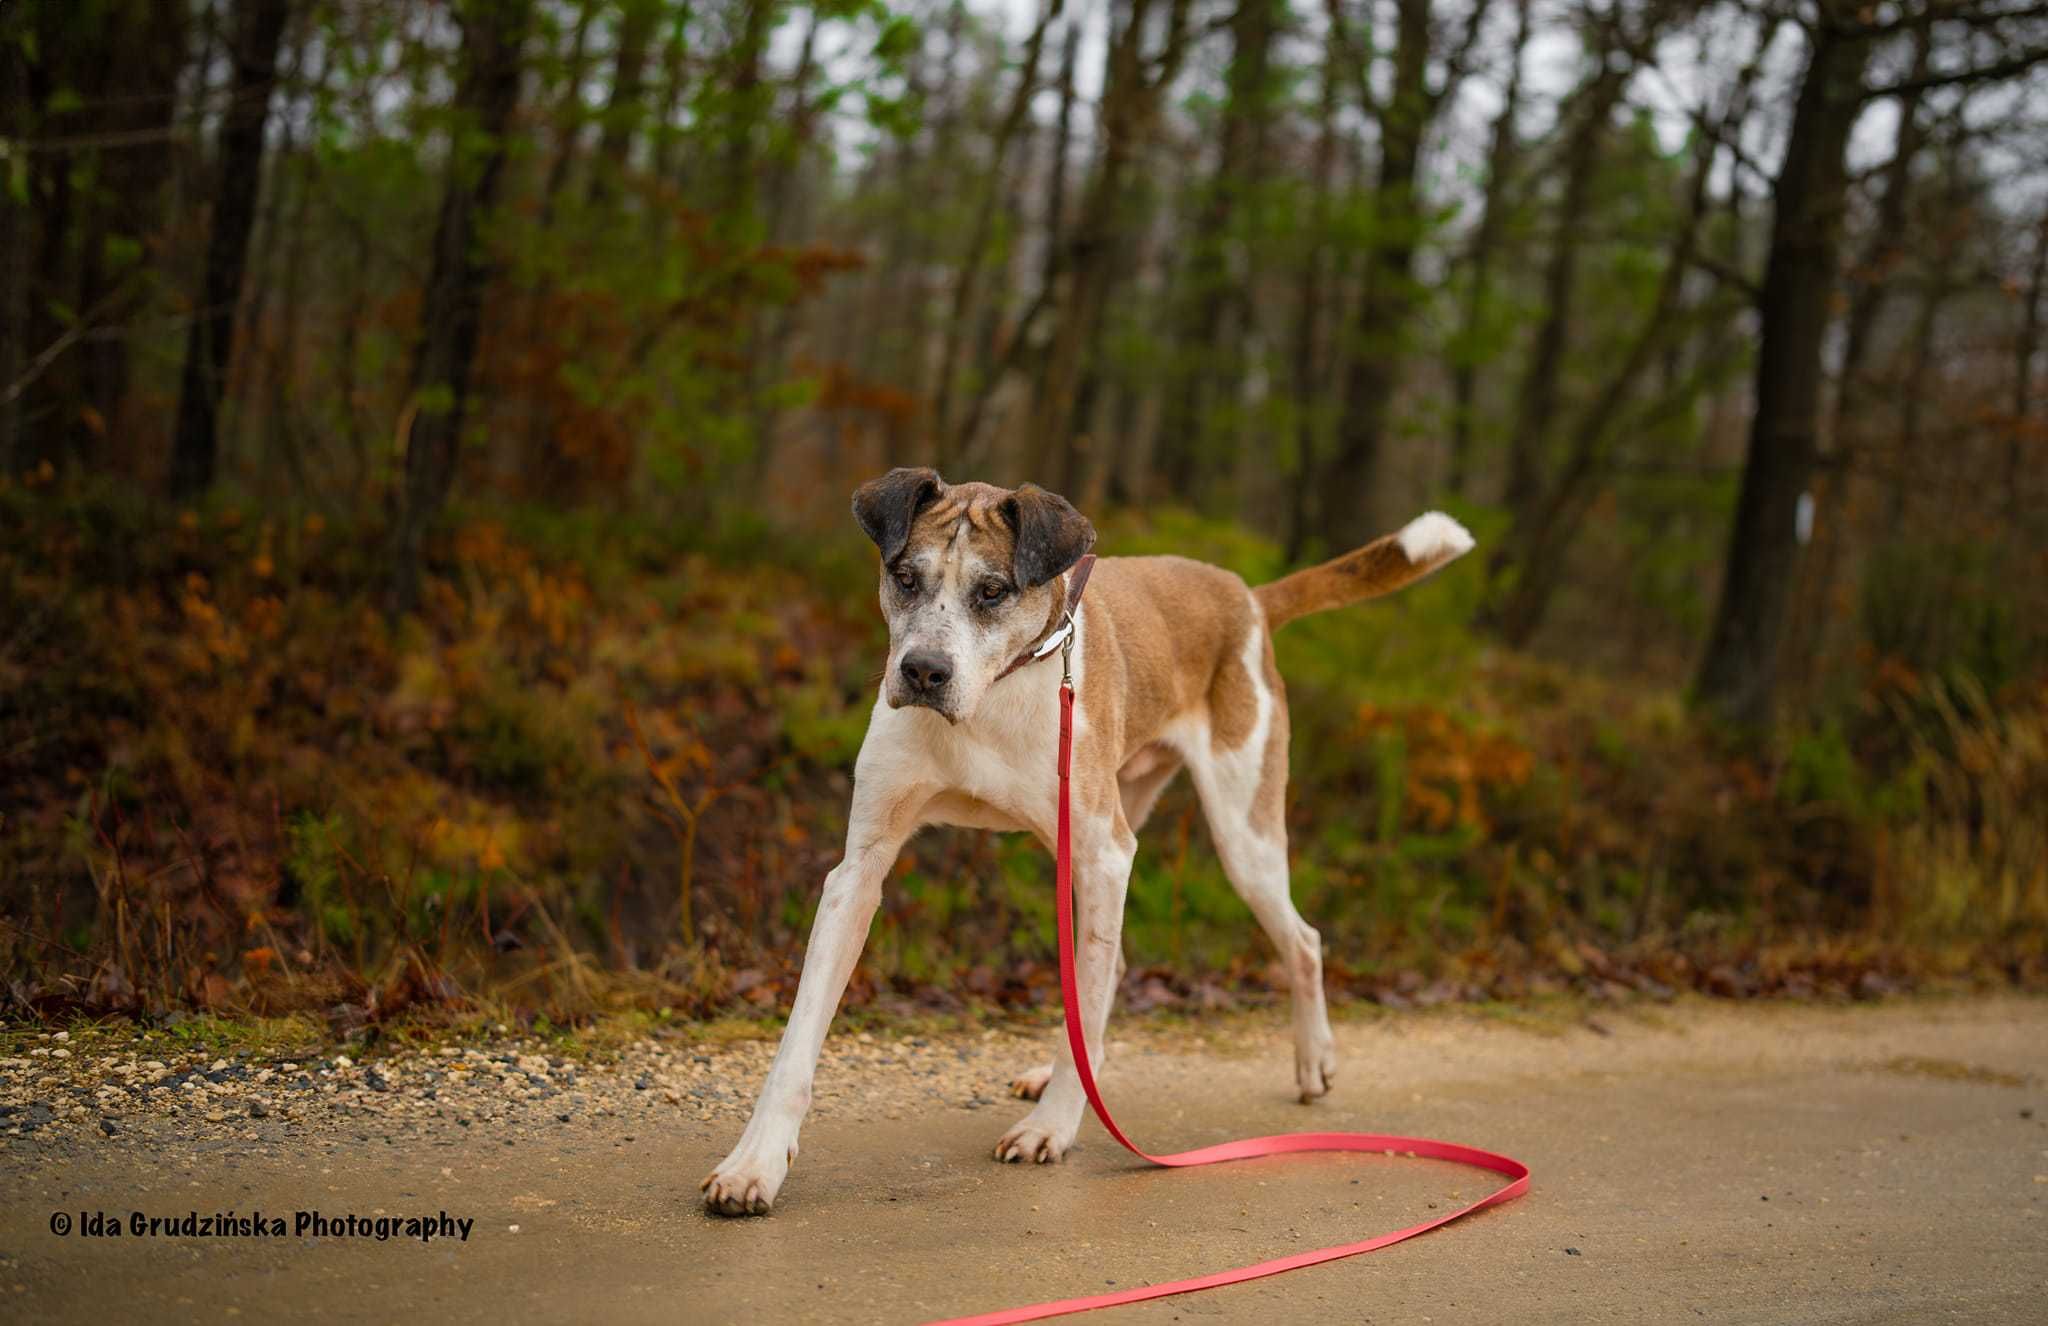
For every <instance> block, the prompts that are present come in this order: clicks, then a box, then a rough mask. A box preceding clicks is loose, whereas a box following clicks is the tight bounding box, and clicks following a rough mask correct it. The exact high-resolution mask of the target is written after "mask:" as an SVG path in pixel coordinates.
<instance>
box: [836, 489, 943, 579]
mask: <svg viewBox="0 0 2048 1326" xmlns="http://www.w3.org/2000/svg"><path fill="white" fill-rule="evenodd" d="M944 491H946V481H945V480H944V479H941V478H940V477H939V472H938V471H937V470H929V469H915V470H912V469H904V468H902V467H898V468H896V469H893V470H890V471H889V472H888V473H887V474H885V475H883V476H882V477H881V478H879V479H870V480H868V481H867V482H866V483H864V484H862V485H861V486H860V487H858V488H856V489H854V490H853V518H854V519H855V520H858V521H859V522H860V527H861V530H862V532H864V533H865V534H866V535H867V536H868V537H869V538H871V539H873V540H874V541H875V546H876V547H877V548H880V549H881V550H882V565H884V566H887V565H888V564H889V563H891V562H893V561H895V560H896V557H897V555H898V554H899V553H901V552H902V551H903V545H904V544H906V543H908V542H909V541H910V527H911V526H912V525H913V524H915V523H916V521H917V513H918V512H920V511H922V510H924V509H925V508H926V507H928V506H930V505H931V504H932V502H933V500H934V499H936V498H937V497H938V495H939V494H940V493H943V492H944Z"/></svg>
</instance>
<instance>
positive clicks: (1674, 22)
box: [0, 0, 2048, 1030]
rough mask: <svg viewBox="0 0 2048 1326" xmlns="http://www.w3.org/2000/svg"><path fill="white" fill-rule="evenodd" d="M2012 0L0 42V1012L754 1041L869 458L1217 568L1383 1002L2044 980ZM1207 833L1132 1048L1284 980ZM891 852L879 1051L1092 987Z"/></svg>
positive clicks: (303, 28)
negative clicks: (585, 1030)
mask: <svg viewBox="0 0 2048 1326" xmlns="http://www.w3.org/2000/svg"><path fill="white" fill-rule="evenodd" d="M2044 61H2048V8H2044V7H2043V6H2041V5H2038V4H2035V5H2029V4H2027V3H2025V0H1906V2H1904V3H1889V2H1887V3H1878V4H1865V5H1857V4H1848V3H1841V2H1840V0H1719V2H1715V3H1678V2H1677V0H1321V3H1314V2H1312V0H1006V2H1005V3H994V2H993V0H975V2H974V3H966V2H965V0H900V2H887V0H827V2H825V3H810V4H804V3H795V2H794V0H433V2H428V0H420V2H419V3H392V2H385V3H377V2H374V0H172V2H166V0H7V2H6V3H0V171H4V174H0V183H4V189H0V393H4V394H0V474H4V476H5V477H4V478H0V1004H4V1005H6V1006H7V1007H10V1008H15V1009H19V1010H24V1011H27V1012H29V1013H32V1014H41V1015H48V1014H54V1013H59V1012H64V1011H85V1012H132V1013H137V1014H141V1015H144V1016H150V1017H173V1018H175V1017H179V1016H185V1015H189V1014H190V1013H191V1012H193V1011H195V1010H210V1011H216V1012H244V1013H257V1014H266V1015H284V1014H305V1015H312V1016H318V1017H324V1018H325V1019H326V1020H327V1021H328V1022H329V1023H331V1024H332V1025H333V1026H335V1027H336V1028H339V1029H345V1030H354V1029H361V1028H365V1027H368V1028H383V1027H387V1026H389V1025H392V1022H393V1020H394V1019H403V1018H408V1017H416V1016H424V1017H428V1018H432V1017H435V1016H441V1015H444V1014H445V1015H449V1016H469V1015H473V1014H475V1013H477V1012H478V1011H482V1012H483V1013H484V1014H486V1015H488V1016H491V1017H495V1018H501V1019H519V1020H521V1021H522V1022H525V1023H527V1024H534V1023H541V1022H545V1023H546V1024H548V1025H568V1024H574V1023H577V1022H579V1021H582V1020H586V1019H589V1018H591V1017H592V1016H594V1015H599V1014H603V1013H606V1012H610V1013H614V1014H618V1015H621V1016H627V1017H637V1018H642V1019H656V1020H658V1019H684V1018H698V1017H703V1016H707V1015H712V1014H717V1013H722V1012H732V1011H739V1012H743V1013H748V1014H759V1013H771V1014H772V1013H773V1012H775V1011H776V1010H778V1009H780V1008H784V1007H786V1005H787V1002H788V999H789V996H790V993H791V990H792V988H793V983H794V981H793V974H794V970H795V964H796V962H797V961H798V959H799V956H800V953H801V945H802V940H803V936H804V933H805V931H806V929H807V927H808V922H809V915H810V910H811V908H812V907H813V906H814V905H815V899H816V892H817V887H818V883H819V881H820V880H821V878H822V876H823V874H824V871H825V870H826V869H827V868H828V867H829V866H830V865H831V864H832V862H834V861H835V860H836V859H837V857H838V854H839V845H840V840H841V835H842V834H843V831H844V828H845V813H846V804H847V792H848V788H849V775H850V769H851V762H852V757H853V753H854V752H855V750H856V749H857V748H858V744H859V741H860V737H861V733H862V731H863V729H864V726H865V720H866V713H867V708H868V706H869V705H870V704H871V703H872V695H873V684H874V676H875V669H876V668H877V667H878V665H879V660H880V658H881V654H882V644H883V640H884V636H883V632H882V629H881V626H880V622H879V614H878V613H877V611H876V608H875V602H874V593H875V589H874V582H875V566H874V557H873V550H872V548H871V547H870V546H869V545H868V544H867V543H866V542H865V541H864V540H863V539H862V538H861V536H860V534H859V532H858V530H857V529H856V528H855V526H854V525H853V522H852V521H851V520H850V519H849V518H848V515H847V507H846V501H847V496H848V494H849V493H850V491H851V489H852V488H853V487H854V485H855V484H856V483H858V482H859V481H860V480H862V479H865V478H867V477H870V476H872V475H873V474H875V473H878V472H879V471H881V470H882V469H884V468H886V467H888V466H890V465H893V464H932V465H936V466H938V467H939V468H940V469H941V470H942V471H943V472H944V473H945V474H947V475H948V476H949V477H952V478H956V479H958V478H970V477H971V478H983V479H988V480H992V481H996V482H1000V483H1005V484H1011V483H1016V482H1021V481H1023V480H1025V479H1031V480H1034V481H1036V482H1038V483H1040V484H1042V485H1044V486H1046V487H1048V488H1051V489H1054V490H1055V491H1059V492H1063V493H1065V494H1067V495H1068V496H1069V497H1071V498H1072V499H1073V500H1074V501H1075V502H1076V503H1077V504H1078V505H1080V506H1081V507H1082V508H1083V510H1085V511H1087V512H1089V513H1090V514H1091V515H1092V516H1093V517H1094V518H1095V520H1096V523H1097V525H1098V526H1099V528H1100V529H1101V531H1102V550H1103V551H1105V552H1108V553H1120V552H1138V551H1171V552H1178V553H1185V554H1188V555H1192V556H1198V557H1204V558H1208V559H1211V560H1215V561H1219V562H1221V563H1223V564H1225V565H1228V566H1230V567H1232V568H1234V569H1236V570H1238V571H1240V572H1242V573H1244V574H1245V575H1246V576H1247V578H1249V579H1252V580H1254V581H1256V580H1260V579H1264V578H1268V577H1271V576H1274V575H1277V574H1280V573H1282V572H1283V571H1284V570H1286V569H1287V568H1289V567H1292V566H1297V565H1301V564H1304V563H1306V562H1309V561H1312V560H1314V559H1316V558H1318V557H1321V556H1326V555H1331V554H1333V553H1336V552H1340V551H1343V550H1345V549H1348V548H1350V547H1352V546H1355V545H1356V544H1358V543H1360V542H1362V541H1364V540H1365V539H1366V538H1368V537H1371V536H1372V535H1374V534H1377V533H1380V532H1383V531H1385V530H1387V529H1391V528H1394V527H1396V526H1397V525H1398V524H1399V523H1400V522H1401V521H1403V520H1405V519H1407V518H1408V517H1409V516H1411V515H1413V514H1414V513H1415V512H1417V511H1419V510H1422V509H1424V508H1426V507H1432V506H1440V507H1442V508H1444V509H1446V510H1449V511H1451V512H1453V513H1455V514H1456V515H1458V516H1459V517H1460V518H1461V519H1463V520H1465V521H1466V522H1467V523H1468V524H1469V525H1470V526H1471V527H1472V528H1473V530H1474V531H1475V532H1476V533H1477V534H1478V536H1479V541H1480V551H1479V552H1478V553H1477V554H1476V555H1475V556H1474V557H1472V558H1470V559H1467V560H1466V561H1465V562H1462V563H1460V564H1458V565H1457V566H1455V567H1454V568H1452V569H1451V570H1449V571H1447V572H1445V573H1443V574H1442V575H1440V576H1438V577H1437V578H1436V579H1435V580H1433V581H1432V582H1430V583H1429V584H1427V585H1426V586H1424V587H1422V588H1420V589H1419V590H1417V591H1414V592H1412V593H1410V594H1408V595H1405V596H1403V597H1401V598H1398V599H1395V600H1391V601H1388V602H1385V603H1379V604H1374V605H1371V606H1369V607H1364V608H1359V609H1355V610H1352V611H1349V612H1346V613H1342V614H1336V615H1331V616H1327V617H1323V618H1318V619H1315V620H1312V621H1309V622H1304V623H1303V624H1301V625H1300V626H1298V627H1295V628H1292V629H1291V630H1290V631H1288V632H1287V633H1285V634H1284V635H1283V636H1282V637H1281V642H1280V656H1281V667H1282V671H1283V673H1284V674H1285V675H1286V677H1287V679H1288V683H1289V687H1290V693H1291V696H1292V700H1293V705H1294V719H1295V728H1296V741H1295V747H1294V767H1293V770H1292V777H1293V786H1294V796H1293V799H1292V803H1291V806H1290V811H1289V828H1290V832H1291V836H1292V844H1293V858H1294V883H1295V890H1296V893H1297V896H1298V897H1299V898H1300V900H1301V904H1302V907H1303V910H1304V911H1305V912H1306V913H1307V914H1308V915H1309V916H1310V917H1312V918H1313V919H1314V921H1315V923H1316V924H1317V925H1318V927H1319V928H1321V929H1322V932H1323V934H1324V937H1325V940H1326V943H1327V945H1328V948H1329V960H1328V961H1329V968H1330V972H1331V980H1332V983H1333V986H1334V987H1335V989H1336V990H1337V992H1338V994H1339V996H1340V997H1348V998H1370V999H1375V1000H1377V1001H1379V1002H1381V1003H1383V1004H1390V1005H1405V1004H1411V1003H1434V1002H1441V1001H1445V1000H1453V999H1479V1000H1490V999H1504V998H1522V997H1528V996H1531V995H1541V994H1543V993H1545V992H1551V991H1564V990H1568V989H1574V990H1578V991H1581V992H1584V993H1587V994H1590V995H1591V996H1593V997H1597V998H1613V997H1620V996H1622V995H1623V994H1625V993H1629V992H1640V993H1646V994H1648V995H1651V996H1654V997H1668V996H1669V995H1671V994H1672V993H1673V992H1675V991H1678V990H1682V989H1694V988H1696V989H1701V990H1705V991H1708V992H1711V993H1714V994H1720V995H1744V994H1754V993H1784V994H1789V995H1795V996H1816V997H1842V998H1846V997H1857V996H1861V997H1869V996H1875V995H1881V994H1883V993H1885V992H1887V991H1890V990H1894V989H1899V988H1904V987H1908V986H1943V985H1957V984H1963V985H1976V984H2007V983H2016V984H2019V985H2023V986H2039V985H2040V984H2042V983H2043V981H2044V977H2048V949H2044V936H2048V813H2044V807H2048V516H2044V515H2043V499H2044V497H2048V479H2044V477H2043V468H2044V467H2043V460H2044V459H2048V386H2044V383H2048V363H2044V353H2048V346H2044V344H2043V342H2044V333H2043V318H2044V313H2048V150H2044V147H2048V72H2044V69H2043V64H2044ZM1196 809H1197V808H1196V807H1195V805H1194V801H1193V798H1192V796H1191V794H1189V793H1188V792H1187V790H1186V789H1185V788H1179V789H1176V790H1175V791H1174V792H1173V793H1172V794H1170V795H1169V798H1168V800H1167V801H1166V802H1165V803H1164V805H1163V807H1162V809H1161V811H1160V813H1159V814H1158V815H1157V816H1155V818H1154V821H1153V824H1152V826H1151V827H1150V828H1149V829H1148V831H1147V834H1146V838H1147V842H1146V843H1145V844H1144V847H1143V849H1142V850H1141V852H1140V856H1139V866H1138V873H1137V877H1136V879H1135V881H1134V887H1133V893H1132V902H1131V909H1132V918H1131V927H1130V931H1129V938H1128V945H1129V950H1130V959H1131V974H1130V976H1129V978H1128V988H1127V994H1128V996H1129V998H1130V1000H1131V1001H1132V1002H1133V1003H1135V1004H1137V1005H1139V1006H1155V1007H1156V1006H1176V1005H1192V1006H1206V1005H1212V1004H1216V1003H1227V1002H1233V1001H1239V1000H1245V1001H1252V1002H1257V1001H1260V1000H1263V999H1265V998H1268V997H1270V995H1271V991H1272V989H1273V988H1274V987H1275V985H1276V984H1277V982H1278V981H1279V979H1280V978H1279V976H1278V975H1277V974H1275V973H1273V972H1271V971H1270V970H1269V959H1270V956H1271V955H1270V953H1269V952H1268V951H1267V950H1265V949H1264V948H1263V947H1261V945H1262V943H1263V941H1261V940H1260V939H1258V938H1257V937H1256V933H1255V927H1253V926H1251V925H1249V924H1247V918H1246V917H1245V916H1244V915H1243V914H1242V908H1241V905H1240V904H1239V903H1238V902H1237V901H1236V900H1235V898H1234V896H1233V895H1232V893H1231V892H1230V890H1229V888H1228V887H1227V884H1226V882H1225V881H1224V879H1223V878H1222V875H1221V872H1220V869H1219V868H1218V866H1217V865H1216V863H1215V860H1214V858H1213V855H1212V854H1211V853H1210V852H1209V851H1208V849H1207V846H1206V843H1205V842H1204V835H1203V832H1202V829H1201V827H1200V821H1199V815H1198V814H1197V813H1196ZM1050 908H1051V894H1050V889H1049V885H1048V871H1047V863H1046V860H1045V858H1044V855H1043V852H1042V850H1041V849H1040V847H1039V846H1038V845H1037V844H1035V843H1033V842H1030V841H1028V840H1026V839H1023V838H997V837H992V836H987V835H976V834H968V833H954V832H938V831H928V832H927V833H926V834H925V835H923V836H922V837H920V838H919V839H918V840H917V841H916V842H915V843H914V844H913V845H912V847H911V849H910V850H909V851H908V852H907V853H906V855H905V857H904V860H903V861H902V862H901V863H900V865H899V867H898V870H897V872H896V874H895V876H894V877H893V878H892V880H891V882H890V885H889V887H888V889H887V890H886V893H885V897H884V901H883V905H882V912H881V914H880V916H879V918H878V920H877V922H876V927H875V933H874V936H873V941H872V943H871V945H870V948H869V951H868V953H867V956H866V957H865V958H864V959H863V963H862V966H861V968H860V970H859V972H858V973H857V975H856V976H855V979H854V984H853V987H852V990H851V992H850V994H849V1003H850V1005H851V1006H852V1007H854V1008H855V1009H856V1010H881V1011H883V1012H892V1011H893V1012H900V1011H903V1010H916V1009H925V1010H935V1011H938V1012H941V1013H945V1014H948V1015H959V1014H965V1015H970V1016H972V1015H979V1014H980V1013H981V1012H983V1011H987V1010H1002V1009H1011V1008H1023V1007H1029V1006H1031V1005H1034V1004H1036V1003H1038V1002H1040V1001H1042V1000H1044V999H1046V998H1047V996H1048V995H1049V993H1050V990H1051V988H1052V987H1051V972H1052V966H1051V959H1052V937H1051V935H1052V927H1051V911H1050Z"/></svg>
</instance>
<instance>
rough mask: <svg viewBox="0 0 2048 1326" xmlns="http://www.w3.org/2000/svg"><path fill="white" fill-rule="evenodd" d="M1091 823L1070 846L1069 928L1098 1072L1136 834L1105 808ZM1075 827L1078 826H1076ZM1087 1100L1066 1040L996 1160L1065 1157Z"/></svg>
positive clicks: (1092, 1063)
mask: <svg viewBox="0 0 2048 1326" xmlns="http://www.w3.org/2000/svg"><path fill="white" fill-rule="evenodd" d="M1088 818H1089V821H1090V822H1091V823H1093V824H1097V825H1100V828H1099V829H1096V830H1093V831H1086V832H1077V833H1076V835H1075V843H1074V925H1075V929H1076V930H1077V931H1079V933H1080V943H1079V946H1078V947H1077V949H1076V950H1075V966H1074V976H1075V979H1076V981H1078V982H1079V984H1080V987H1081V1034H1082V1035H1083V1036H1084V1037H1086V1038H1087V1043H1088V1064H1089V1067H1090V1069H1091V1070H1099V1069H1100V1068H1101V1066H1102V1050H1103V1043H1104V1037H1105V1036H1106V1035H1107V1034H1108V1027H1109V1007H1110V1005H1111V1004H1112V1003H1114V1002H1115V1000H1116V983H1117V982H1116V978H1117V968H1118V958H1119V956H1120V955H1121V953H1122V951H1123V929H1124V895H1125V893H1126V892H1127V891H1128V889H1129V887H1130V880H1131V858H1132V856H1133V855H1134V854H1135V852H1136V850H1137V846H1138V839H1137V835H1135V834H1133V833H1132V832H1131V830H1130V827H1129V826H1128V825H1127V824H1125V822H1124V818H1123V815H1122V813H1121V811H1117V810H1115V809H1114V808H1113V807H1112V808H1105V809H1103V810H1101V811H1099V812H1097V814H1095V815H1090V816H1089V817H1088ZM1076 827H1077V829H1078V828H1079V827H1080V825H1079V823H1078V822H1077V825H1076ZM1087 1106H1088V1096H1087V1093H1085V1092H1084V1091H1083V1090H1082V1089H1081V1076H1080V1074H1079V1073H1078V1072H1076V1071H1075V1069H1074V1055H1073V1051H1072V1049H1071V1048H1070V1047H1069V1046H1068V1044H1067V1040H1066V1037H1065V1036H1064V1035H1063V1036H1061V1037H1060V1038H1059V1044H1058V1048H1057V1049H1056V1050H1055V1052H1054V1054H1053V1069H1052V1080H1051V1081H1050V1082H1048V1083H1047V1084H1046V1087H1045V1092H1044V1094H1043V1095H1041V1096H1040V1097H1039V1099H1038V1104H1037V1106H1036V1107H1035V1108H1033V1109H1032V1111H1031V1113H1029V1114H1027V1115H1025V1116H1024V1117H1023V1118H1022V1119H1019V1120H1018V1121H1017V1122H1016V1124H1014V1125H1013V1126H1012V1127H1011V1128H1010V1131H1009V1132H1007V1133H1004V1134H1003V1137H1002V1140H1001V1141H999V1142H997V1143H996V1152H995V1154H996V1159H997V1160H1002V1161H1007V1162H1009V1163H1012V1164H1016V1163H1018V1162H1021V1161H1026V1160H1031V1161H1036V1162H1038V1163H1039V1164H1041V1165H1047V1164H1051V1163H1052V1162H1053V1161H1055V1160H1058V1159H1060V1158H1061V1157H1062V1156H1064V1155H1066V1153H1067V1148H1068V1147H1070V1146H1072V1145H1073V1144H1074V1134H1075V1132H1076V1131H1077V1130H1078V1129H1079V1128H1080V1126H1081V1115H1082V1113H1083V1112H1084V1111H1085V1110H1086V1109H1087Z"/></svg>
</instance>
